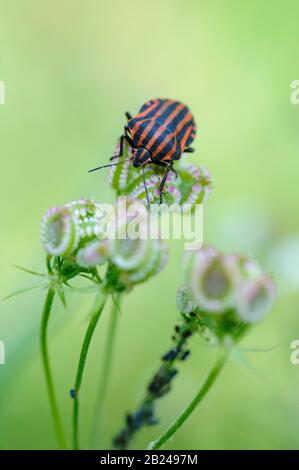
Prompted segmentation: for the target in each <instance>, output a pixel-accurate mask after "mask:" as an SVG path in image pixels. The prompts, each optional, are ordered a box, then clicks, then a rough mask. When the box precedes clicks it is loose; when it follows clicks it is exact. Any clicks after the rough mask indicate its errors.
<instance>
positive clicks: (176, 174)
mask: <svg viewBox="0 0 299 470" xmlns="http://www.w3.org/2000/svg"><path fill="white" fill-rule="evenodd" d="M155 165H158V166H161V167H162V168H168V167H169V163H166V162H155ZM170 169H171V171H173V173H174V174H175V177H176V178H177V177H178V173H177V171H176V170H175V169H174V168H173V166H172V165H170Z"/></svg>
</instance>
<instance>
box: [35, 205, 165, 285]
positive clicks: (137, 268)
mask: <svg viewBox="0 0 299 470" xmlns="http://www.w3.org/2000/svg"><path fill="white" fill-rule="evenodd" d="M120 199H121V198H120ZM123 199H125V201H120V202H119V201H118V203H117V204H115V206H111V208H110V209H111V210H110V211H109V210H108V213H107V207H106V205H105V206H101V205H100V204H99V203H97V202H95V201H93V200H90V199H79V200H76V201H72V202H70V203H68V204H66V205H65V206H64V207H62V208H53V209H49V210H48V211H47V212H46V214H45V215H44V217H43V220H42V227H41V239H42V243H43V246H44V248H45V249H46V251H47V253H49V254H50V255H52V256H54V257H60V258H59V259H58V260H56V261H57V263H56V266H60V270H61V269H62V268H61V267H62V266H66V263H70V265H71V266H72V269H73V271H74V272H76V273H77V274H78V273H80V272H81V271H84V272H85V271H86V270H89V269H90V270H94V268H96V266H101V265H103V264H106V263H107V279H106V281H105V286H106V287H107V288H108V290H109V289H112V290H113V289H114V288H116V287H117V289H118V288H119V290H125V289H130V288H132V287H133V285H134V284H138V283H140V282H144V281H145V280H147V279H148V278H150V277H151V276H154V275H155V274H157V273H158V272H159V271H160V270H161V269H162V268H163V267H164V265H165V263H166V261H167V249H166V245H165V244H164V242H162V241H161V240H160V239H159V238H158V229H157V228H156V229H155V230H153V232H154V236H153V237H152V238H151V237H150V233H148V213H147V211H146V209H145V207H144V206H143V205H142V204H140V201H139V202H138V201H136V200H134V199H132V198H123ZM136 202H137V205H136ZM123 203H125V206H124V205H123ZM140 209H142V211H141V213H140V212H139V210H140ZM136 211H137V219H138V222H136V220H135V219H136ZM106 216H107V218H105V217H106ZM135 229H136V230H138V233H136V232H135ZM130 230H131V231H132V232H133V233H131V232H130ZM54 261H55V260H53V262H54ZM74 268H75V269H74ZM73 271H72V272H73ZM117 289H116V290H117Z"/></svg>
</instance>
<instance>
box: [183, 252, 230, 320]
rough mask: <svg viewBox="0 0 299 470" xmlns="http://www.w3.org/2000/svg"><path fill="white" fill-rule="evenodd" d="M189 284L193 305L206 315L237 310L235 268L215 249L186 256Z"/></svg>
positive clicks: (186, 279)
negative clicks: (206, 312) (235, 303)
mask: <svg viewBox="0 0 299 470" xmlns="http://www.w3.org/2000/svg"><path fill="white" fill-rule="evenodd" d="M184 264H185V283H186V285H187V286H188V289H189V291H190V295H191V298H192V299H193V301H194V302H195V303H196V304H197V305H198V306H199V308H201V309H202V310H204V311H208V312H215V313H217V312H218V313H221V312H223V311H225V310H227V309H228V308H230V307H232V306H233V303H234V298H235V278H236V269H235V266H234V265H233V264H232V263H231V262H230V260H229V259H227V258H226V257H225V256H222V255H220V254H219V253H218V252H217V251H216V250H215V249H214V248H212V247H206V248H202V249H201V250H198V251H193V252H188V253H187V254H186V256H185V262H184Z"/></svg>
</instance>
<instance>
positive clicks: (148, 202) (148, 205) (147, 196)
mask: <svg viewBox="0 0 299 470" xmlns="http://www.w3.org/2000/svg"><path fill="white" fill-rule="evenodd" d="M144 170H145V165H144V166H143V167H142V178H143V185H144V189H145V195H146V201H147V208H148V210H150V208H151V203H150V200H149V195H148V190H147V186H146V182H145V175H144Z"/></svg>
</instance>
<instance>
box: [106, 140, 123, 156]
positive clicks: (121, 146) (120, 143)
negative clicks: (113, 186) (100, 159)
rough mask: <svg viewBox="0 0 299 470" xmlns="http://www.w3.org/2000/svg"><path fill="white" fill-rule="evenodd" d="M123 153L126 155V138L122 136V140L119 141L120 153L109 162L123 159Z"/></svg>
mask: <svg viewBox="0 0 299 470" xmlns="http://www.w3.org/2000/svg"><path fill="white" fill-rule="evenodd" d="M123 153H124V136H123V135H121V136H120V140H119V153H118V155H113V157H110V158H109V161H111V160H115V159H116V158H119V157H122V156H123Z"/></svg>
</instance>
